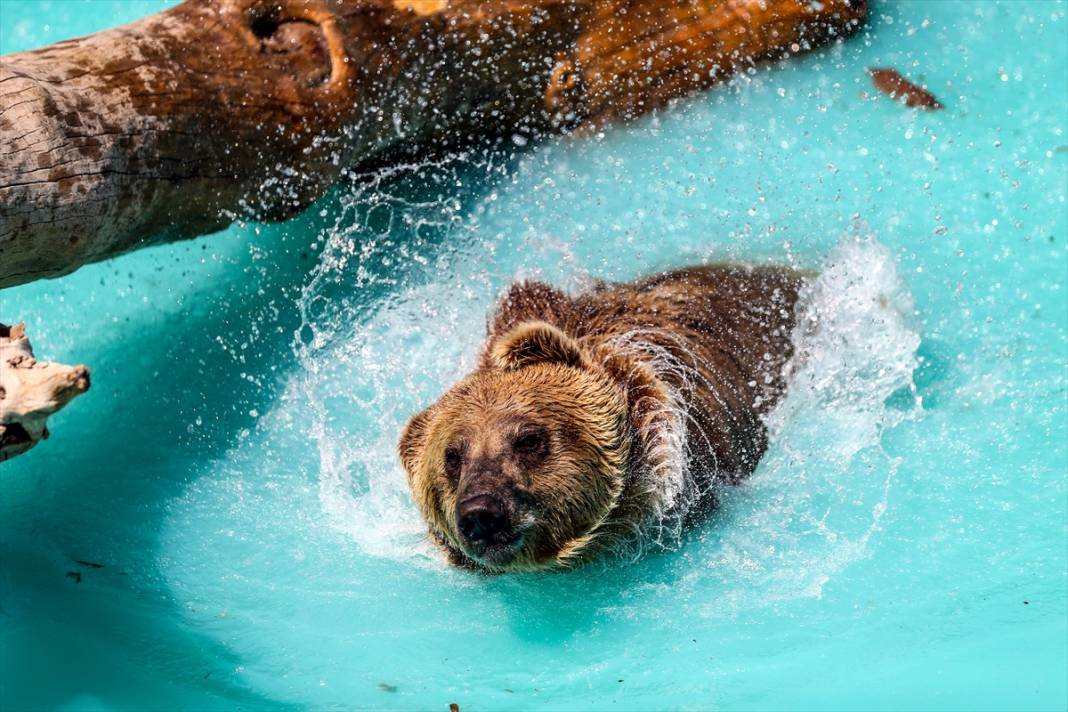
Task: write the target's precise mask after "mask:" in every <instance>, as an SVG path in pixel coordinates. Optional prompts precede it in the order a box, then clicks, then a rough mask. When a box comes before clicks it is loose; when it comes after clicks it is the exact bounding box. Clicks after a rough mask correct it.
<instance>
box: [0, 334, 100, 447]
mask: <svg viewBox="0 0 1068 712" xmlns="http://www.w3.org/2000/svg"><path fill="white" fill-rule="evenodd" d="M88 389H89V369H87V368H86V367H85V366H64V365H63V364H59V363H45V362H42V361H38V360H36V359H34V357H33V348H32V347H31V346H30V340H29V339H28V338H26V329H25V327H24V325H22V324H16V325H15V326H10V327H9V326H6V325H4V324H0V462H3V461H4V460H7V459H9V458H12V457H14V456H15V455H21V454H22V453H24V452H26V451H27V450H29V449H30V448H32V447H33V446H34V445H36V444H37V443H39V442H40V441H41V440H44V439H45V438H47V437H48V427H47V422H46V421H47V420H48V416H50V415H52V414H53V413H55V412H56V411H57V410H59V409H60V408H62V407H63V406H65V405H66V404H67V403H68V402H70V400H71V399H72V398H74V397H75V396H77V395H81V394H82V393H84V392H85V391H87V390H88Z"/></svg>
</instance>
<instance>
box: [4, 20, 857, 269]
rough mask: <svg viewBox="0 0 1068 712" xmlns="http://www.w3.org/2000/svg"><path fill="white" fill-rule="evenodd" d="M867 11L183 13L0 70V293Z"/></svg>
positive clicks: (747, 54)
mask: <svg viewBox="0 0 1068 712" xmlns="http://www.w3.org/2000/svg"><path fill="white" fill-rule="evenodd" d="M864 13H865V3H864V0H819V1H818V2H817V1H816V0H500V1H497V2H475V1H473V0H392V1H391V0H187V2H185V3H183V4H181V5H178V6H177V7H175V8H172V9H170V10H168V11H166V12H162V13H159V14H157V15H152V16H150V17H146V18H144V19H142V20H139V21H137V22H134V23H132V24H129V25H126V26H125V27H121V28H117V29H114V30H109V31H106V32H101V33H99V34H96V35H92V36H89V37H83V38H80V39H74V40H68V41H65V42H60V43H58V44H54V45H51V46H49V47H45V48H43V49H38V50H34V51H31V52H23V53H20V54H13V55H9V56H7V57H4V58H3V59H2V60H0V139H2V149H0V287H6V286H12V285H16V284H21V283H24V282H29V281H31V280H34V279H38V278H42V277H57V276H60V275H63V274H66V273H68V272H71V271H73V270H75V269H77V268H78V267H79V266H81V265H83V264H86V263H89V262H94V261H97V260H101V259H105V258H108V257H112V256H115V255H118V254H122V253H124V252H127V251H129V250H132V249H135V248H138V247H144V246H147V245H152V244H158V243H162V242H169V241H173V240H178V239H183V238H189V237H195V236H197V235H201V234H205V233H208V232H212V231H215V230H219V229H221V228H223V227H225V226H226V225H227V224H229V223H230V222H231V221H233V220H235V219H237V218H240V217H252V218H255V219H260V220H276V219H282V218H285V217H287V216H289V215H292V214H293V213H294V212H296V211H299V210H300V209H302V208H303V207H305V206H307V205H308V204H309V203H310V202H311V201H312V200H314V199H315V198H316V197H318V196H319V195H321V194H322V193H323V191H324V190H325V189H326V187H327V186H329V185H330V184H331V183H332V182H333V181H334V180H336V178H337V177H338V176H339V173H340V171H341V170H342V169H343V168H344V167H346V166H350V165H353V164H354V163H357V162H360V161H363V160H366V159H369V158H373V157H375V156H380V155H382V154H383V152H384V151H387V150H389V149H391V148H394V147H396V146H397V145H398V144H411V143H423V144H427V143H430V144H433V143H434V142H436V141H445V140H451V138H452V137H461V138H463V137H466V136H469V135H471V134H473V133H476V132H477V133H483V132H525V133H531V134H536V133H538V132H540V131H544V130H553V129H555V130H561V129H572V128H576V127H590V126H596V125H599V124H601V123H604V122H605V121H608V120H610V119H614V118H628V117H631V116H634V115H637V114H640V113H643V112H646V111H648V110H650V109H653V108H655V107H658V106H661V105H663V104H664V103H665V102H667V101H669V100H671V99H673V98H675V97H678V96H681V95H683V94H686V93H688V92H691V91H693V90H695V89H698V88H700V87H704V86H707V85H709V84H712V83H714V82H716V81H719V80H722V79H724V78H726V77H729V76H730V75H731V74H732V73H734V72H736V71H737V70H739V69H743V68H747V67H750V66H751V65H752V64H753V63H754V62H756V61H757V60H761V59H767V58H778V57H783V56H787V55H789V54H792V53H796V52H800V51H803V50H806V49H809V48H811V47H814V46H817V45H820V44H824V43H826V42H829V41H832V40H833V39H835V38H836V37H838V36H840V35H842V34H843V33H845V32H848V31H850V30H851V29H852V28H854V27H856V26H857V24H859V22H860V21H861V19H862V18H863V16H864Z"/></svg>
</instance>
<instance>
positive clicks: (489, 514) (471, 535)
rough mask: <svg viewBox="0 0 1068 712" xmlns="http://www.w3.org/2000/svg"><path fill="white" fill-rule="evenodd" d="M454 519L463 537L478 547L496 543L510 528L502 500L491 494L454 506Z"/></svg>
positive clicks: (472, 498) (481, 495) (466, 500)
mask: <svg viewBox="0 0 1068 712" xmlns="http://www.w3.org/2000/svg"><path fill="white" fill-rule="evenodd" d="M456 521H457V522H458V523H459V526H460V533H461V534H462V535H463V537H464V539H466V540H467V541H468V542H469V543H470V544H472V545H473V546H475V547H479V548H481V547H485V546H487V545H490V544H494V543H498V540H499V538H500V536H501V535H502V534H504V533H506V532H507V531H508V530H509V529H510V528H511V527H510V525H509V521H508V511H507V509H506V508H505V506H504V502H502V501H501V500H500V498H498V497H495V496H493V495H491V494H480V495H477V496H475V497H470V498H468V499H465V500H464V501H463V502H461V503H460V504H459V506H458V507H457V508H456Z"/></svg>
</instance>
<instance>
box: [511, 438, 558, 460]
mask: <svg viewBox="0 0 1068 712" xmlns="http://www.w3.org/2000/svg"><path fill="white" fill-rule="evenodd" d="M512 449H513V450H515V452H516V453H517V454H519V455H544V454H545V453H546V452H547V451H548V450H549V442H548V440H546V438H545V435H544V433H540V432H532V433H523V434H522V435H520V436H519V437H517V438H516V439H515V442H513V443H512Z"/></svg>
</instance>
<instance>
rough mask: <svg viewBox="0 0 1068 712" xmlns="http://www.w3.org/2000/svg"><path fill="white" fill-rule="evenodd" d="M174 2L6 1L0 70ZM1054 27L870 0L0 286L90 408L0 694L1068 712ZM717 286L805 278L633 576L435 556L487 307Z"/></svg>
mask: <svg viewBox="0 0 1068 712" xmlns="http://www.w3.org/2000/svg"><path fill="white" fill-rule="evenodd" d="M159 6H160V4H159V3H132V2H125V3H123V2H115V3H110V2H95V3H83V2H53V3H45V2H41V3H30V2H11V1H10V0H3V1H2V2H0V49H2V50H3V51H4V52H8V51H14V50H17V49H22V48H27V47H33V46H36V45H39V44H42V43H45V42H49V41H55V40H57V39H60V38H62V37H65V36H69V35H72V34H77V33H82V32H88V31H92V30H95V29H99V28H101V27H105V26H108V25H110V24H114V23H116V22H118V21H120V20H124V19H130V18H132V17H136V16H137V15H139V14H144V13H146V12H149V11H152V10H155V9H157V8H158V7H159ZM1065 10H1066V8H1065V5H1064V4H1063V3H1052V2H1028V3H1025V2H1011V3H1004V4H1000V5H999V4H987V3H971V2H937V3H936V2H889V1H887V2H879V3H876V4H875V7H874V11H873V14H872V19H871V23H870V26H869V27H868V29H867V30H866V31H864V32H862V33H861V34H859V35H858V36H856V37H855V38H853V39H852V40H850V41H849V42H848V43H847V44H845V45H842V46H838V47H834V48H830V49H828V50H825V51H823V52H819V53H816V54H814V55H812V56H810V57H808V58H805V59H803V60H800V61H792V62H791V63H789V64H788V65H785V66H773V67H767V68H762V69H760V70H759V71H757V72H755V73H753V74H751V75H748V76H743V77H741V78H739V79H737V80H736V81H735V82H733V83H732V84H731V85H730V86H727V87H722V88H720V89H717V90H714V91H712V92H709V93H707V94H705V95H703V96H701V97H699V98H697V99H695V100H692V101H688V102H684V103H682V104H680V105H679V106H677V107H674V108H673V109H672V110H670V111H666V112H662V113H661V114H659V115H657V116H653V117H648V118H646V119H644V120H642V121H640V122H638V123H636V124H634V125H631V126H627V127H617V128H613V129H611V130H608V131H605V132H604V133H601V134H597V135H594V136H589V137H585V138H578V139H566V138H565V139H559V140H555V141H552V142H550V143H547V144H541V145H537V146H530V145H526V146H519V145H518V144H521V143H523V141H521V140H517V141H515V142H514V143H509V142H507V141H506V142H505V144H504V145H503V146H500V147H497V148H494V149H489V148H478V149H472V150H471V151H469V152H467V153H463V154H459V155H455V156H449V157H444V158H439V159H435V160H433V161H429V160H428V161H427V162H425V163H420V164H414V165H406V166H400V167H397V168H394V169H391V170H388V171H383V172H378V173H375V174H368V175H352V176H349V177H347V178H346V180H345V181H344V182H343V184H342V185H340V186H339V187H338V188H337V189H335V190H334V191H332V192H331V193H330V195H328V196H326V197H325V198H323V199H322V200H321V201H320V202H319V203H318V204H317V205H316V206H314V207H313V208H312V209H310V210H309V211H308V212H307V213H306V214H305V215H303V216H301V217H299V218H297V219H296V220H293V221H291V222H289V223H287V224H285V225H280V226H271V227H262V226H260V227H256V226H253V225H249V226H243V227H234V228H232V229H231V230H228V231H227V232H225V233H222V234H219V235H215V236H211V237H207V238H202V239H200V240H198V241H195V242H191V243H187V244H181V245H174V246H168V247H162V248H155V249H152V250H147V251H144V252H141V253H138V254H136V255H132V256H129V257H126V258H122V259H119V260H114V261H111V262H108V263H105V264H101V265H95V266H91V267H87V268H85V269H82V270H81V271H79V272H77V273H76V274H74V275H72V276H70V277H66V278H64V279H62V280H60V281H50V282H41V283H37V284H33V285H29V286H26V287H21V288H18V289H13V290H8V291H5V292H3V293H2V294H0V320H2V321H5V322H10V321H13V320H25V321H27V323H28V326H29V329H30V333H31V336H32V337H33V339H34V343H35V346H36V348H37V350H38V353H39V355H41V356H47V357H49V358H55V359H58V360H64V361H68V362H82V361H83V362H86V363H88V364H89V365H90V366H91V367H92V368H93V388H92V390H91V391H90V393H89V394H87V395H86V396H84V397H83V398H81V399H79V400H78V401H76V402H75V403H74V404H73V405H72V406H71V407H70V408H69V410H68V411H65V412H64V413H62V414H61V415H60V416H59V417H57V418H55V420H54V423H53V427H52V430H53V433H54V435H53V437H52V439H51V440H49V441H48V442H46V443H45V444H43V445H41V446H40V447H39V448H38V449H37V450H35V451H34V452H32V453H31V454H28V455H26V456H25V457H22V458H20V459H18V460H15V461H12V462H10V463H6V464H5V465H3V467H2V471H0V494H2V498H0V537H2V541H0V544H2V549H0V554H2V567H0V625H2V636H3V638H2V642H0V655H2V660H0V662H2V665H0V706H3V708H5V709H17V708H23V707H45V708H51V707H63V708H69V709H85V708H107V709H119V708H145V707H161V708H169V707H175V706H188V707H200V708H203V707H227V708H228V707H244V708H249V707H260V706H262V707H272V708H273V707H286V706H292V707H299V708H307V707H314V708H327V709H329V708H338V709H340V708H353V707H389V708H404V709H416V708H418V709H446V706H447V705H448V704H449V703H450V702H456V703H458V704H460V706H461V708H462V709H464V710H485V709H494V708H501V707H505V708H514V709H526V708H537V709H603V708H616V709H653V708H681V709H710V708H731V709H735V708H744V709H769V708H796V709H811V708H839V709H856V708H868V709H886V708H923V709H935V708H939V709H960V708H967V707H978V708H987V709H1001V708H1031V709H1064V708H1065V707H1066V705H1068V680H1066V675H1065V670H1066V666H1068V579H1066V576H1068V572H1066V565H1068V551H1066V549H1068V544H1066V541H1068V539H1066V537H1068V485H1066V479H1068V454H1066V449H1068V446H1066V443H1068V403H1066V399H1068V373H1066V369H1068V294H1066V291H1065V290H1066V289H1068V287H1066V283H1068V251H1066V247H1068V217H1066V211H1068V206H1066V202H1065V200H1066V198H1065V196H1066V192H1068V191H1066V184H1065V183H1066V175H1068V170H1066V166H1068V136H1066V135H1065V130H1066V124H1068V117H1066V116H1065V112H1066V106H1068V19H1066V17H1065ZM868 66H892V67H896V68H898V69H899V70H901V71H903V72H906V73H907V74H909V75H910V76H912V77H914V78H917V77H919V78H922V79H923V80H925V81H926V82H928V83H929V84H930V86H931V88H932V90H933V91H934V92H935V93H936V94H937V95H938V96H939V97H940V98H941V99H942V101H943V102H944V103H945V104H946V105H947V109H946V110H945V111H943V112H939V113H917V112H914V111H910V110H907V109H905V108H903V107H901V106H898V105H895V104H893V103H892V102H891V101H889V100H888V99H887V98H886V97H884V96H881V95H878V94H877V93H876V92H874V91H873V90H872V88H871V85H870V80H869V79H868V77H867V76H866V74H865V72H864V68H865V67H868ZM703 260H742V261H748V262H775V263H787V264H793V265H796V266H799V267H804V268H810V269H818V270H819V271H820V276H819V277H818V278H816V279H815V280H813V281H812V282H811V283H810V284H809V285H808V287H806V291H805V295H804V298H803V304H802V306H801V313H802V315H803V318H802V320H801V326H799V328H798V331H797V333H796V334H795V342H796V343H797V345H798V351H799V353H800V354H801V358H799V359H798V362H797V363H796V364H795V367H794V369H795V370H794V374H793V377H792V387H791V390H790V392H789V395H788V396H787V397H786V399H785V400H784V401H783V402H782V403H781V404H780V406H779V407H778V408H777V409H776V410H775V411H774V413H773V414H772V415H771V417H770V419H769V427H770V428H771V431H772V433H773V438H772V444H771V447H770V449H769V451H768V453H767V454H766V456H765V457H764V459H763V461H762V463H761V466H760V468H759V469H758V471H757V473H756V474H755V475H754V476H753V477H752V478H751V479H750V480H749V481H747V482H746V483H745V484H744V485H742V486H740V487H738V488H735V489H734V490H732V491H730V492H729V493H727V495H726V496H725V498H724V501H723V504H722V507H721V509H720V510H719V511H718V512H717V513H716V515H714V516H713V517H712V518H711V519H710V520H709V521H707V522H705V523H703V524H701V525H699V526H698V527H696V528H694V529H691V530H687V531H684V532H674V531H672V532H665V533H664V535H663V536H661V537H660V544H662V546H651V547H650V548H649V551H647V552H646V554H645V555H644V556H643V557H641V558H640V559H638V560H637V561H636V562H635V561H631V560H627V561H620V560H612V559H609V560H606V561H603V562H600V563H598V564H595V565H593V566H590V567H587V568H584V569H581V570H578V571H575V572H571V573H567V574H548V575H524V576H507V577H496V578H493V577H482V576H477V575H472V574H470V573H465V572H457V571H453V570H450V569H448V568H446V567H445V565H444V564H443V563H442V562H441V561H440V560H439V559H438V557H437V555H436V554H435V552H434V551H433V550H432V549H431V547H429V546H428V544H427V543H426V542H425V540H424V537H423V530H422V525H421V522H420V520H419V516H418V513H417V511H416V510H415V508H414V506H413V504H412V502H411V500H410V498H409V496H408V493H407V490H406V487H405V484H404V480H403V474H402V471H401V468H400V465H399V463H398V462H397V459H396V456H395V452H394V448H395V443H396V439H397V434H398V430H399V428H400V426H401V425H402V424H403V422H404V420H405V418H406V417H407V416H408V415H410V414H411V413H412V412H414V411H416V410H417V409H419V408H421V407H423V406H425V405H426V404H427V403H429V402H430V401H431V400H432V399H433V398H435V397H436V396H437V395H438V394H439V393H440V392H441V391H442V390H443V389H444V388H446V387H447V386H448V385H449V384H450V383H451V382H452V381H453V380H454V379H456V378H457V377H459V376H460V375H461V374H463V373H464V372H465V371H466V370H467V369H468V368H470V366H471V365H472V363H473V361H474V356H475V354H476V350H477V348H478V345H479V342H480V339H481V337H482V334H483V331H484V329H485V318H486V313H487V311H488V310H489V309H490V308H491V306H492V304H493V301H494V299H495V297H496V296H497V295H498V294H499V293H500V292H501V290H502V289H503V288H504V287H505V286H506V285H507V284H508V283H509V282H510V281H512V280H514V279H515V278H517V277H522V276H537V277H541V278H545V279H548V280H551V281H553V282H555V283H558V284H561V285H563V286H565V287H568V288H571V289H580V288H581V287H582V285H583V284H585V283H587V282H588V281H590V280H591V279H593V278H608V279H628V278H632V277H635V276H638V275H641V274H645V273H648V272H652V271H655V270H659V269H663V268H667V267H671V266H678V265H683V264H689V263H694V262H700V261H703ZM79 562H81V563H79ZM85 562H93V563H96V564H102V566H101V567H99V568H98V567H94V566H92V565H90V564H89V563H85ZM74 574H78V575H80V577H81V580H80V583H79V582H77V578H78V577H77V576H75V575H74Z"/></svg>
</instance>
